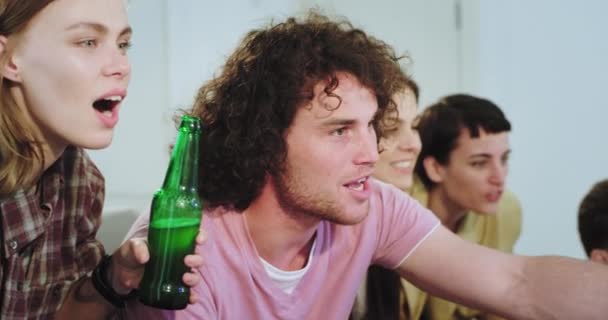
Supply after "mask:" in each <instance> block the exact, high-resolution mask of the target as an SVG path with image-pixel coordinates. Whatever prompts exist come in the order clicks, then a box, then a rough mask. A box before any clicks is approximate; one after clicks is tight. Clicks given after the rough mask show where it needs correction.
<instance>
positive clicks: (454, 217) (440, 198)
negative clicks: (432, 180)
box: [427, 187, 467, 232]
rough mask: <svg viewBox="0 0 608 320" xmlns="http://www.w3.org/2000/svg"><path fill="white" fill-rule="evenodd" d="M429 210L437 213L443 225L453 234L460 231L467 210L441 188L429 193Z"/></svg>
mask: <svg viewBox="0 0 608 320" xmlns="http://www.w3.org/2000/svg"><path fill="white" fill-rule="evenodd" d="M427 206H428V208H429V209H430V210H431V211H433V213H435V215H436V216H437V217H438V218H439V220H440V221H441V223H442V224H443V225H444V226H445V227H446V228H448V229H450V230H451V231H452V232H456V231H458V228H459V227H460V225H461V223H462V221H463V219H464V217H465V215H466V213H467V210H466V209H465V208H462V207H460V206H459V205H457V204H456V203H454V202H453V201H452V200H451V199H450V198H449V197H448V196H447V194H446V193H445V192H443V190H442V189H441V188H438V187H435V188H433V189H431V190H430V191H429V192H428V203H427Z"/></svg>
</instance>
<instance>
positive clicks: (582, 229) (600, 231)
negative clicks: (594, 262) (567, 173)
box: [578, 180, 608, 256]
mask: <svg viewBox="0 0 608 320" xmlns="http://www.w3.org/2000/svg"><path fill="white" fill-rule="evenodd" d="M578 232H579V235H580V237H581V242H582V243H583V247H584V248H585V252H586V253H587V256H590V254H591V250H593V249H603V250H608V180H602V181H600V182H598V183H596V184H595V185H594V186H593V188H591V190H589V192H588V193H587V194H586V195H585V197H584V198H583V200H582V201H581V204H580V206H579V208H578Z"/></svg>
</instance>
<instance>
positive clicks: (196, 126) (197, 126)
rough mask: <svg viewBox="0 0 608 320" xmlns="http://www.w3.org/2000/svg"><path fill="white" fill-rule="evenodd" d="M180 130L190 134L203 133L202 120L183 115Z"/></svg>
mask: <svg viewBox="0 0 608 320" xmlns="http://www.w3.org/2000/svg"><path fill="white" fill-rule="evenodd" d="M179 129H180V130H186V131H189V132H193V131H201V119H200V118H198V117H194V116H189V115H183V116H182V119H181V123H180V125H179Z"/></svg>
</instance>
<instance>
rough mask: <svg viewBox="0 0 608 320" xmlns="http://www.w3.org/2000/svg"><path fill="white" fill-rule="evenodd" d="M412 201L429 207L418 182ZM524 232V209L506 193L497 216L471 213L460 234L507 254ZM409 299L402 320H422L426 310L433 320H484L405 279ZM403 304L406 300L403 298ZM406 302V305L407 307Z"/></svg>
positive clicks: (513, 196) (472, 310) (461, 227)
mask: <svg viewBox="0 0 608 320" xmlns="http://www.w3.org/2000/svg"><path fill="white" fill-rule="evenodd" d="M410 194H411V195H412V197H414V198H415V199H417V200H418V201H419V202H420V203H421V204H423V205H425V206H428V193H427V191H426V189H425V188H424V185H423V184H422V183H421V182H420V181H419V180H418V179H416V181H415V182H414V185H413V186H412V189H411V190H410ZM520 231H521V205H520V203H519V201H518V200H517V198H516V197H515V195H514V194H513V193H511V192H509V191H506V192H505V193H504V194H503V195H502V197H501V199H500V202H499V206H498V212H497V213H496V214H477V213H475V212H472V211H471V212H469V213H467V214H466V216H465V217H464V221H463V223H462V224H461V225H460V227H459V229H458V231H457V232H456V233H457V234H458V235H459V236H460V237H461V238H463V239H465V240H469V241H471V242H475V243H478V244H481V245H484V246H486V247H490V248H495V249H498V250H501V251H504V252H512V251H513V245H515V242H516V241H517V239H518V238H519V233H520ZM401 283H402V285H403V288H404V289H405V293H406V296H407V303H408V310H409V318H408V317H406V316H405V314H404V312H403V311H402V314H401V317H400V318H401V319H411V320H418V319H420V317H421V315H422V313H423V311H424V309H426V312H427V315H428V316H429V319H431V320H453V319H474V318H476V317H480V316H483V315H484V313H483V312H482V311H478V310H474V309H470V308H467V307H464V306H461V305H457V304H455V303H452V302H449V301H447V300H443V299H441V298H437V297H434V296H429V295H428V294H427V293H426V292H423V291H421V290H420V289H418V288H416V287H415V286H414V285H412V284H411V283H409V282H407V281H406V280H404V279H401ZM402 300H403V296H402ZM404 303H405V301H402V304H401V305H403V304H404ZM402 310H403V309H402Z"/></svg>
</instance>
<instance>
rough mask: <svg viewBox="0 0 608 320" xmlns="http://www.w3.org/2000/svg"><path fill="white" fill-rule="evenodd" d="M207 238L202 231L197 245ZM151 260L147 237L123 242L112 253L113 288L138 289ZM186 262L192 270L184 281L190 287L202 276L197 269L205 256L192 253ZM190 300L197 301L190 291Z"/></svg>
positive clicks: (111, 280)
mask: <svg viewBox="0 0 608 320" xmlns="http://www.w3.org/2000/svg"><path fill="white" fill-rule="evenodd" d="M205 240H206V235H205V233H204V232H200V233H199V234H198V236H197V237H196V243H197V245H202V244H203V243H204V242H205ZM149 260H150V252H149V250H148V244H147V241H146V238H133V239H129V240H127V241H126V242H125V243H123V244H122V245H121V246H120V248H118V250H116V252H114V254H113V255H112V260H111V263H110V268H109V270H108V273H109V275H108V278H109V280H110V283H111V284H112V288H114V290H115V291H116V293H118V294H124V295H126V294H128V293H129V292H131V290H133V289H136V288H137V287H138V286H139V283H140V282H141V279H142V277H143V273H144V266H145V264H146V263H147V262H148V261H149ZM184 263H185V264H186V266H188V268H190V272H186V273H184V275H183V277H182V281H183V282H184V284H186V285H187V286H188V287H194V286H196V285H197V284H198V283H199V282H200V280H201V277H200V275H199V273H198V272H196V269H197V268H199V267H201V266H202V265H203V257H202V256H200V255H197V254H190V255H187V256H186V257H185V258H184ZM190 292H191V294H190V299H189V302H190V303H191V304H192V303H195V302H196V297H195V296H194V294H192V291H190Z"/></svg>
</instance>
